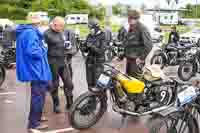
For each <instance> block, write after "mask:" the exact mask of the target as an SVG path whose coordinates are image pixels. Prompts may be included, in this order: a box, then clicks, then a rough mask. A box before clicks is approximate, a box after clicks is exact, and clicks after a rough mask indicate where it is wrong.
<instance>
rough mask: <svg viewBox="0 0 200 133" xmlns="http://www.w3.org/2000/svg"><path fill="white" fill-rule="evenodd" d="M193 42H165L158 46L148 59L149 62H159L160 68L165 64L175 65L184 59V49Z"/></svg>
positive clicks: (187, 48) (188, 47)
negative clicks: (158, 48)
mask: <svg viewBox="0 0 200 133" xmlns="http://www.w3.org/2000/svg"><path fill="white" fill-rule="evenodd" d="M193 46H194V45H193V44H181V43H178V44H175V43H171V44H166V45H164V46H163V47H160V50H159V51H157V52H156V53H155V54H154V55H153V57H152V58H151V60H150V63H151V64H159V65H161V68H164V67H165V66H169V65H170V66H176V65H179V64H180V63H181V62H183V61H185V56H186V51H188V50H189V49H190V48H191V47H193Z"/></svg>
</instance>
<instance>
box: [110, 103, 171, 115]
mask: <svg viewBox="0 0 200 133" xmlns="http://www.w3.org/2000/svg"><path fill="white" fill-rule="evenodd" d="M173 105H174V104H170V105H169V106H162V107H160V108H156V109H153V110H151V111H147V112H144V113H142V114H141V113H135V112H131V111H128V110H124V109H121V108H119V107H118V106H117V105H113V110H114V111H115V112H118V113H122V114H128V115H133V116H144V115H149V114H152V113H156V112H160V111H163V110H166V109H168V108H169V107H171V106H173Z"/></svg>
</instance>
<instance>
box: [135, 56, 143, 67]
mask: <svg viewBox="0 0 200 133" xmlns="http://www.w3.org/2000/svg"><path fill="white" fill-rule="evenodd" d="M143 63H144V60H141V59H140V58H137V59H136V65H139V64H143Z"/></svg>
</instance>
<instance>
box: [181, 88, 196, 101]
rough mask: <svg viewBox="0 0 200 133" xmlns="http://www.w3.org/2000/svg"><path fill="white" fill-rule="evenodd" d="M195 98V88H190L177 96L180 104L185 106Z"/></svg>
mask: <svg viewBox="0 0 200 133" xmlns="http://www.w3.org/2000/svg"><path fill="white" fill-rule="evenodd" d="M195 96H197V93H196V88H195V87H193V86H190V87H188V88H187V89H185V90H184V91H182V92H180V93H179V94H178V99H179V102H180V103H181V104H185V103H187V102H190V101H191V100H192V99H193V98H194V97H195Z"/></svg>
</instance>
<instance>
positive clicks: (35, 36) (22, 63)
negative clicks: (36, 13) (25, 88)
mask: <svg viewBox="0 0 200 133" xmlns="http://www.w3.org/2000/svg"><path fill="white" fill-rule="evenodd" d="M42 40H43V36H42V34H41V32H40V31H39V30H38V29H37V28H36V27H34V26H33V25H19V26H17V28H16V71H17V79H18V80H19V81H22V82H28V81H49V80H52V76H51V71H50V67H49V64H48V59H47V49H46V48H45V47H44V45H43V42H42Z"/></svg>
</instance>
